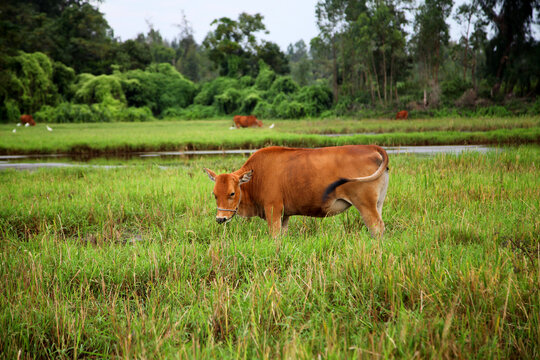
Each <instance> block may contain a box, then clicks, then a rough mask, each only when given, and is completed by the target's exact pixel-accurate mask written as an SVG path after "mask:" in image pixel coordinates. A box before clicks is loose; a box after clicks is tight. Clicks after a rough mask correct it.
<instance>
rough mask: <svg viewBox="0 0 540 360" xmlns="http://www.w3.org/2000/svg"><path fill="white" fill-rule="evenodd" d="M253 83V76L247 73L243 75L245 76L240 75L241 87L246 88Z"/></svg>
mask: <svg viewBox="0 0 540 360" xmlns="http://www.w3.org/2000/svg"><path fill="white" fill-rule="evenodd" d="M253 84H255V79H253V77H251V76H249V75H245V76H242V77H241V78H240V85H241V86H242V87H243V88H247V87H250V86H253Z"/></svg>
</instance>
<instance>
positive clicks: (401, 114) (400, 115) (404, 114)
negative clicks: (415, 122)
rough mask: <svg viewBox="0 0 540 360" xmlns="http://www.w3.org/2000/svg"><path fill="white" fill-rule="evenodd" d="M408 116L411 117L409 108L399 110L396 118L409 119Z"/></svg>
mask: <svg viewBox="0 0 540 360" xmlns="http://www.w3.org/2000/svg"><path fill="white" fill-rule="evenodd" d="M408 117H409V112H408V111H407V110H401V111H398V113H397V114H396V119H404V120H407V118H408Z"/></svg>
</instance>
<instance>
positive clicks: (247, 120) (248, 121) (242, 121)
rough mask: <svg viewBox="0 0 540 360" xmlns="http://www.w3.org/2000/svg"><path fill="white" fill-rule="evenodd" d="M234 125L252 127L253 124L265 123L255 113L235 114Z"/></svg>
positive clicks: (260, 125) (259, 125)
mask: <svg viewBox="0 0 540 360" xmlns="http://www.w3.org/2000/svg"><path fill="white" fill-rule="evenodd" d="M234 126H236V127H237V128H241V127H252V126H258V127H262V126H263V123H262V121H261V120H259V119H257V118H256V117H255V116H253V115H248V116H242V115H235V116H234Z"/></svg>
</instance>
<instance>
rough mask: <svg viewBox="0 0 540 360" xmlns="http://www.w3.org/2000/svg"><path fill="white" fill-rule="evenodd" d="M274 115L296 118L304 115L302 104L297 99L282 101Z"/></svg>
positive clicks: (283, 117)
mask: <svg viewBox="0 0 540 360" xmlns="http://www.w3.org/2000/svg"><path fill="white" fill-rule="evenodd" d="M276 116H277V117H279V118H282V119H298V118H301V117H304V116H306V110H305V107H304V104H302V103H299V102H298V101H282V102H281V103H280V104H279V105H278V107H277V109H276Z"/></svg>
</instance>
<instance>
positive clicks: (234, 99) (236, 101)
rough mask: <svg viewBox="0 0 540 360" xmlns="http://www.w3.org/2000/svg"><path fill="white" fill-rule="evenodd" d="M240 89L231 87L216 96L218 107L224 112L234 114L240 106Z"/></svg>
mask: <svg viewBox="0 0 540 360" xmlns="http://www.w3.org/2000/svg"><path fill="white" fill-rule="evenodd" d="M240 98H241V94H240V91H238V90H236V89H234V88H229V89H227V90H225V92H224V93H223V94H221V95H217V96H216V97H215V100H216V104H217V106H218V109H219V111H220V112H221V113H223V114H232V113H233V112H235V111H236V110H238V108H239V107H240V101H241V99H240Z"/></svg>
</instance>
